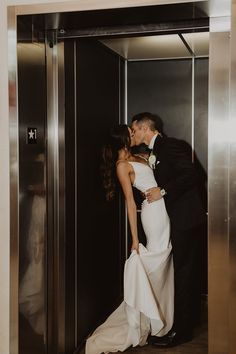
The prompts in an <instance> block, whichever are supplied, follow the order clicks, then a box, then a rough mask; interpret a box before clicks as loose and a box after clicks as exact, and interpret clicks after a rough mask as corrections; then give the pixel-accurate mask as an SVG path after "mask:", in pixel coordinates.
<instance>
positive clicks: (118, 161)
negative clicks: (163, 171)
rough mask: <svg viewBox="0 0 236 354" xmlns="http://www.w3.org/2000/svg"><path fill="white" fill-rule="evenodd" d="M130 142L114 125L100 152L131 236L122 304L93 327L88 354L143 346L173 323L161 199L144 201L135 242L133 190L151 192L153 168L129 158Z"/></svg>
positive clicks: (166, 219) (109, 192) (170, 266)
mask: <svg viewBox="0 0 236 354" xmlns="http://www.w3.org/2000/svg"><path fill="white" fill-rule="evenodd" d="M133 144H134V137H133V136H132V134H131V130H130V129H129V128H128V127H127V126H126V125H120V126H118V127H117V128H116V129H115V130H114V131H113V134H112V135H111V138H110V141H109V143H108V144H107V145H106V146H105V147H104V150H103V160H104V163H103V168H102V171H103V177H104V187H105V190H106V197H107V199H108V200H111V199H112V198H113V197H114V193H115V179H116V177H118V180H119V182H120V184H121V187H122V189H123V193H124V196H125V199H126V204H127V211H128V218H129V223H130V229H131V235H132V247H131V251H132V252H131V255H130V257H129V259H128V260H127V261H126V263H125V269H124V301H123V302H122V303H121V305H120V306H119V307H118V308H117V309H116V310H115V311H114V312H113V313H112V314H111V315H110V316H109V317H108V319H107V320H106V321H105V322H104V323H103V324H102V325H101V326H100V327H98V328H97V329H96V330H95V332H94V333H93V334H92V336H91V337H89V338H88V340H87V343H86V353H87V354H99V353H103V352H105V353H106V352H116V351H124V350H125V349H126V348H128V347H129V346H131V345H132V346H137V345H144V344H146V340H147V337H148V335H149V334H150V333H151V334H152V335H157V336H164V335H165V334H166V333H168V331H169V330H170V328H171V327H172V324H173V312H174V309H173V302H174V293H173V291H174V279H173V264H172V256H171V249H172V248H171V243H170V235H169V234H170V229H169V217H168V215H167V212H166V209H165V203H164V200H163V199H160V200H158V201H156V202H154V203H151V204H149V203H148V202H147V200H144V202H143V204H142V211H141V219H142V224H143V228H144V231H145V234H146V238H147V245H146V248H145V247H144V246H143V245H142V244H140V243H139V239H138V233H137V212H136V205H135V202H134V198H133V192H132V185H134V186H135V187H136V188H138V189H139V190H140V191H141V192H142V193H145V191H146V190H147V189H149V188H152V187H155V186H156V185H157V184H156V181H155V178H154V175H153V171H152V169H151V168H150V167H149V166H148V164H147V161H146V158H145V157H143V156H142V155H132V154H131V152H130V146H131V145H133Z"/></svg>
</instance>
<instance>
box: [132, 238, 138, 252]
mask: <svg viewBox="0 0 236 354" xmlns="http://www.w3.org/2000/svg"><path fill="white" fill-rule="evenodd" d="M134 250H135V251H136V252H137V254H139V241H133V243H132V247H131V252H132V251H134Z"/></svg>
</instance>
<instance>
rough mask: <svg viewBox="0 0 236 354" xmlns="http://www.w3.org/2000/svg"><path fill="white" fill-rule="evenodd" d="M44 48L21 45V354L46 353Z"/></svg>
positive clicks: (19, 66) (19, 68)
mask: <svg viewBox="0 0 236 354" xmlns="http://www.w3.org/2000/svg"><path fill="white" fill-rule="evenodd" d="M45 69H46V66H45V46H44V45H43V44H40V43H37V44H33V43H19V44H18V97H19V193H20V199H19V353H20V354H32V353H34V354H44V353H46V337H47V326H46V323H47V321H46V319H47V285H46V279H47V277H46V266H45V265H46V244H47V232H46V178H45V177H46V173H45V171H46V167H45V166H46V144H45V122H46V89H45V87H46V75H45Z"/></svg>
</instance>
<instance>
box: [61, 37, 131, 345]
mask: <svg viewBox="0 0 236 354" xmlns="http://www.w3.org/2000/svg"><path fill="white" fill-rule="evenodd" d="M122 67H123V64H122V63H121V61H120V58H119V57H118V56H117V55H115V54H114V53H112V52H111V51H110V50H109V49H107V48H106V47H104V46H103V45H102V44H101V43H99V42H98V41H90V40H76V41H69V42H65V79H66V80H65V82H66V86H65V87H66V91H65V95H66V97H65V103H66V119H65V121H66V124H65V134H66V135H65V141H66V144H65V146H66V191H67V192H66V208H67V213H66V235H67V236H66V237H67V245H68V261H67V274H71V271H72V272H73V269H71V264H72V263H71V260H72V259H73V257H74V262H75V271H74V276H73V277H74V279H75V286H74V291H75V295H74V296H75V298H74V306H75V308H74V312H75V318H74V319H75V324H76V326H75V327H76V328H75V342H77V344H80V343H82V341H83V340H84V339H85V338H86V336H87V335H88V334H89V333H90V331H92V330H93V329H94V328H95V327H96V326H97V325H98V324H99V323H100V322H101V321H102V320H104V319H105V317H106V316H107V315H108V314H109V313H110V312H111V311H112V309H113V308H114V307H115V306H117V304H118V303H119V301H120V300H121V297H122V284H123V283H122V273H123V262H124V243H125V237H124V233H123V232H122V226H121V224H120V222H119V220H120V213H121V212H122V211H121V209H122V208H121V202H120V195H119V193H117V195H116V198H115V200H114V201H112V202H107V201H106V199H105V194H104V190H103V186H102V177H101V174H100V163H101V151H102V146H103V144H104V142H105V141H106V137H107V134H108V133H109V131H110V128H111V127H113V126H114V125H116V124H119V122H121V121H122V119H123V117H122V113H121V112H122V111H123V109H122V107H121V102H122V99H121V97H120V91H121V81H122V80H120V76H121V75H120V74H121V71H122ZM73 161H74V162H73ZM72 225H75V226H74V227H73V226H72ZM74 250H75V251H74ZM73 255H74V256H73ZM71 285H72V286H73V280H72V279H71ZM72 298H73V296H72V294H71V293H69V292H68V299H70V300H73V299H72ZM67 303H68V305H69V306H68V307H67V316H68V318H67V321H68V325H69V328H70V327H71V326H70V324H69V315H68V313H71V316H72V317H73V316H74V315H73V306H71V302H70V301H68V302H67ZM68 311H69V312H68ZM66 337H67V340H68V343H67V346H68V348H69V347H71V344H70V343H69V342H70V341H71V342H72V341H73V335H72V333H71V332H69V331H68V334H67V335H66Z"/></svg>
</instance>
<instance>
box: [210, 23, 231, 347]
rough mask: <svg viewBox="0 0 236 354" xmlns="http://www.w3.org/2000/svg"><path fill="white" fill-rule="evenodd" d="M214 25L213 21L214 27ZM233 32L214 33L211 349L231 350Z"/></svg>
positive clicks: (211, 99) (212, 71)
mask: <svg viewBox="0 0 236 354" xmlns="http://www.w3.org/2000/svg"><path fill="white" fill-rule="evenodd" d="M212 29H213V25H212V23H211V30H212ZM229 59H230V58H229V33H228V32H227V31H226V32H211V33H210V65H209V68H210V72H209V90H210V91H209V92H210V95H209V136H208V137H209V165H208V166H209V179H208V188H209V263H208V265H209V352H210V353H211V354H216V353H225V354H226V353H229V351H228V349H229V348H228V344H229V341H228V333H229V248H228V247H229V245H228V201H229V199H228V198H229V142H228V136H227V130H225V129H226V127H227V125H228V121H229V64H230V60H229Z"/></svg>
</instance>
